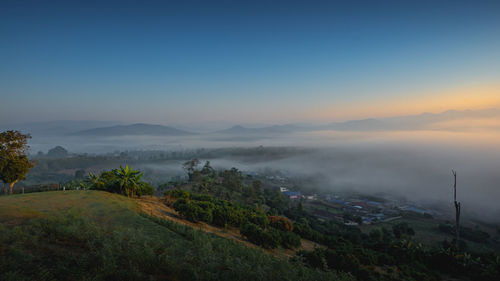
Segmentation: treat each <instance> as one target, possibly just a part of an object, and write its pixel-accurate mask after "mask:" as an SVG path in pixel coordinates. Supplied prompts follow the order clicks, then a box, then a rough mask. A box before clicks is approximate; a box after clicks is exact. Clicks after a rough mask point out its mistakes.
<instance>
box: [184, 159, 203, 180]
mask: <svg viewBox="0 0 500 281" xmlns="http://www.w3.org/2000/svg"><path fill="white" fill-rule="evenodd" d="M199 164H200V160H198V159H191V160H189V161H186V162H185V163H184V164H183V165H182V167H183V168H184V170H186V171H187V173H188V176H189V181H192V180H193V173H194V172H195V171H196V168H197V167H198V165H199Z"/></svg>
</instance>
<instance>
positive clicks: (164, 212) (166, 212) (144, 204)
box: [137, 196, 324, 258]
mask: <svg viewBox="0 0 500 281" xmlns="http://www.w3.org/2000/svg"><path fill="white" fill-rule="evenodd" d="M137 204H138V206H139V211H142V212H145V213H147V214H149V215H153V216H156V217H160V218H163V219H167V220H171V221H174V222H176V223H180V224H184V225H188V226H191V227H193V228H195V229H199V230H202V231H205V232H209V233H213V234H215V235H217V236H220V237H224V238H228V239H232V240H234V241H236V242H238V243H242V244H244V245H245V246H247V247H251V248H259V249H262V248H260V247H259V246H257V245H254V244H252V243H250V242H248V241H247V240H246V239H245V238H243V237H242V236H241V234H240V231H239V230H238V229H237V228H234V227H228V228H227V229H224V228H219V227H215V226H213V225H209V224H206V223H204V222H198V223H193V222H190V221H188V220H185V219H182V218H181V217H180V216H179V214H178V213H177V212H176V211H175V210H174V209H172V208H170V207H168V206H167V205H165V204H163V202H162V201H161V200H160V198H158V197H152V196H142V197H141V198H138V199H137ZM301 243H302V245H301V246H300V247H299V248H298V249H294V250H291V249H273V250H265V251H266V252H268V253H270V254H273V255H275V256H277V257H286V258H289V257H293V256H294V255H295V253H296V252H297V251H300V250H307V251H312V250H313V249H314V248H315V247H324V246H321V245H319V244H317V243H314V242H312V241H309V240H306V239H302V240H301Z"/></svg>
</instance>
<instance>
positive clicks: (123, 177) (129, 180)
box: [113, 165, 143, 197]
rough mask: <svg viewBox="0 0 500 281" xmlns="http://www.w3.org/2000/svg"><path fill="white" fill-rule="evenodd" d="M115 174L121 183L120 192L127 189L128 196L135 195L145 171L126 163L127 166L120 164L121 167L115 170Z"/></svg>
mask: <svg viewBox="0 0 500 281" xmlns="http://www.w3.org/2000/svg"><path fill="white" fill-rule="evenodd" d="M113 174H114V175H115V177H116V179H117V181H118V184H119V185H120V192H123V191H125V194H127V196H128V197H130V196H134V195H135V193H136V190H137V187H138V186H139V184H140V180H141V178H142V176H143V173H141V172H139V171H137V170H132V169H131V168H130V167H129V166H128V165H126V166H125V168H124V167H122V166H120V169H115V170H113Z"/></svg>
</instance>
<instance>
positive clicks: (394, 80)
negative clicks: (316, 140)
mask: <svg viewBox="0 0 500 281" xmlns="http://www.w3.org/2000/svg"><path fill="white" fill-rule="evenodd" d="M499 30H500V2H499V1H468V2H465V1H342V2H340V1H339V2H337V1H324V2H321V1H248V2H245V1H182V2H174V1H95V2H94V1H60V2H55V1H32V2H31V1H2V2H1V3H0V34H2V36H1V37H0V62H1V63H0V95H1V99H2V103H1V104H0V119H1V123H16V122H25V121H48V120H119V121H123V122H151V123H160V124H184V123H185V124H188V123H203V122H214V123H216V122H226V123H288V122H326V121H335V120H342V119H350V118H362V117H369V116H371V115H375V116H374V117H376V116H377V115H396V114H401V113H406V112H407V113H409V114H410V113H416V111H432V110H438V109H445V108H446V107H447V106H448V107H464V106H468V104H470V103H468V104H460V103H456V104H454V103H453V102H450V100H451V101H453V100H456V99H457V98H455V99H452V98H453V96H454V93H455V92H457V93H460V94H457V97H458V99H461V98H465V96H466V95H469V97H468V98H469V99H468V100H471V97H472V96H478V99H477V103H474V104H470V106H471V107H489V106H497V104H495V96H498V97H500V93H499V92H496V89H497V88H496V87H495V85H498V84H500V32H499ZM476 88H477V89H481V90H475V89H476ZM485 88H487V90H484V89H485ZM462 89H469V91H468V92H464V91H463V90H462ZM471 89H472V90H471ZM492 89H493V90H492ZM435 100H438V101H439V102H435ZM431 103H432V104H436V103H441V106H436V105H434V106H433V107H430V106H426V105H428V104H431ZM414 104H419V105H420V106H419V107H415V106H413V107H412V106H411V105H414ZM395 108H399V109H400V110H399V111H397V110H395ZM377 109H378V110H377ZM382 109H383V110H382ZM413 111H415V112H413ZM384 112H386V113H384Z"/></svg>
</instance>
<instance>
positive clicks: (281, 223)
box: [269, 216, 293, 231]
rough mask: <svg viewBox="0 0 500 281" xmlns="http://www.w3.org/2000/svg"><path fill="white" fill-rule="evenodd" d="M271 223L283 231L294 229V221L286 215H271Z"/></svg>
mask: <svg viewBox="0 0 500 281" xmlns="http://www.w3.org/2000/svg"><path fill="white" fill-rule="evenodd" d="M269 225H270V226H272V227H274V228H276V229H279V230H281V231H293V223H292V222H291V221H290V220H289V219H287V218H286V217H278V216H269Z"/></svg>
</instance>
